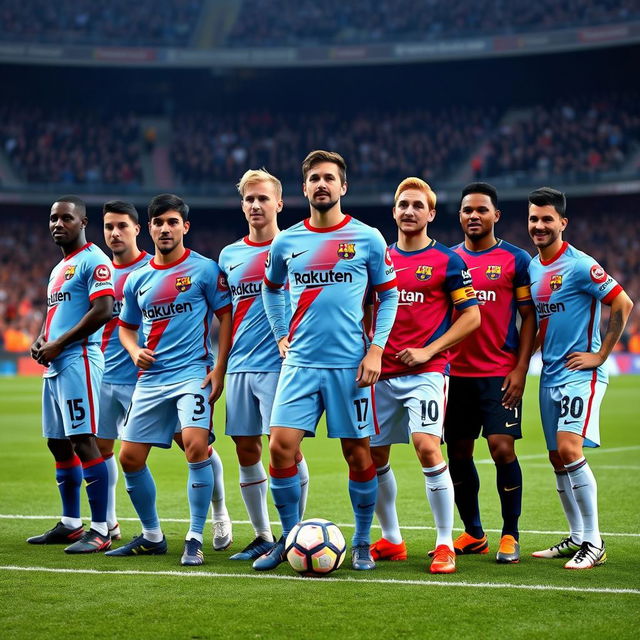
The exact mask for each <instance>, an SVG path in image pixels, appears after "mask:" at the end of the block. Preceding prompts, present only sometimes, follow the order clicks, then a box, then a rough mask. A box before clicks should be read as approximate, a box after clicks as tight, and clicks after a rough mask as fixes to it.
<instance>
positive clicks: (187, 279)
mask: <svg viewBox="0 0 640 640" xmlns="http://www.w3.org/2000/svg"><path fill="white" fill-rule="evenodd" d="M176 289H177V290H178V291H180V293H184V292H185V291H189V289H191V276H181V277H179V278H176Z"/></svg>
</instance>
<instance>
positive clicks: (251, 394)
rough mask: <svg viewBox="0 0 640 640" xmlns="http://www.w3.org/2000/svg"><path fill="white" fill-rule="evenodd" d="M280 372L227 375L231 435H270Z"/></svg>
mask: <svg viewBox="0 0 640 640" xmlns="http://www.w3.org/2000/svg"><path fill="white" fill-rule="evenodd" d="M279 376H280V373H279V372H276V371H268V372H265V373H257V372H245V373H229V374H227V383H226V391H225V405H226V409H227V422H226V428H225V433H226V434H227V435H228V436H261V435H269V420H270V419H271V409H272V407H273V398H274V397H275V395H276V387H277V386H278V377H279Z"/></svg>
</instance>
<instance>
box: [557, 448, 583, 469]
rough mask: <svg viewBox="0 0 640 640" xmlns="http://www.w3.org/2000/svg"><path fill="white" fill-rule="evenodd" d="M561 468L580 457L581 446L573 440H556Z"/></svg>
mask: <svg viewBox="0 0 640 640" xmlns="http://www.w3.org/2000/svg"><path fill="white" fill-rule="evenodd" d="M558 454H559V456H560V465H561V468H562V467H563V466H564V465H567V464H571V463H572V462H575V461H576V460H579V459H580V458H582V447H581V446H579V445H576V444H575V443H573V442H558Z"/></svg>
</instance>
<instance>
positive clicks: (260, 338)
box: [218, 236, 288, 373]
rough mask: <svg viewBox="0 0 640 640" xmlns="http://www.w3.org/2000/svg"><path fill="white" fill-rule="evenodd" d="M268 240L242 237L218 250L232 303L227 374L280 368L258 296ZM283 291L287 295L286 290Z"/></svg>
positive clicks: (262, 277)
mask: <svg viewBox="0 0 640 640" xmlns="http://www.w3.org/2000/svg"><path fill="white" fill-rule="evenodd" d="M271 243H272V240H269V241H268V242H262V243H256V242H252V241H251V240H249V238H248V237H246V236H245V237H244V238H241V239H240V240H238V241H237V242H234V243H233V244H230V245H228V246H226V247H225V248H224V249H223V250H222V251H221V252H220V257H219V259H218V263H219V265H220V269H221V271H222V273H223V274H224V275H225V277H226V278H227V282H228V283H229V293H230V294H231V301H232V303H233V343H232V347H231V353H230V354H229V363H228V365H227V373H240V372H267V371H280V366H281V358H280V353H279V351H278V345H277V343H276V341H275V339H274V337H273V334H272V333H271V327H270V326H269V321H268V319H267V315H266V313H265V310H264V304H263V303H262V295H261V292H262V282H263V280H264V271H265V263H266V261H267V255H268V254H269V247H270V246H271ZM285 294H286V295H287V296H288V292H285Z"/></svg>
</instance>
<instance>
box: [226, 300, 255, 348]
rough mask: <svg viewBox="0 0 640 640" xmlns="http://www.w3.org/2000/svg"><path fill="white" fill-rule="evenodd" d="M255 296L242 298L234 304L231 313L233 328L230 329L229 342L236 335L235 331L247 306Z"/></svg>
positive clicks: (249, 305)
mask: <svg viewBox="0 0 640 640" xmlns="http://www.w3.org/2000/svg"><path fill="white" fill-rule="evenodd" d="M255 299H256V298H255V296H254V297H252V298H243V299H242V300H240V301H239V302H238V304H237V305H236V312H235V313H234V314H233V329H232V330H231V342H232V343H233V339H234V338H235V336H236V331H238V329H239V327H240V325H241V324H242V321H243V320H244V317H245V316H246V315H247V312H248V311H249V308H250V307H251V305H252V304H253V302H254V300H255Z"/></svg>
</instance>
